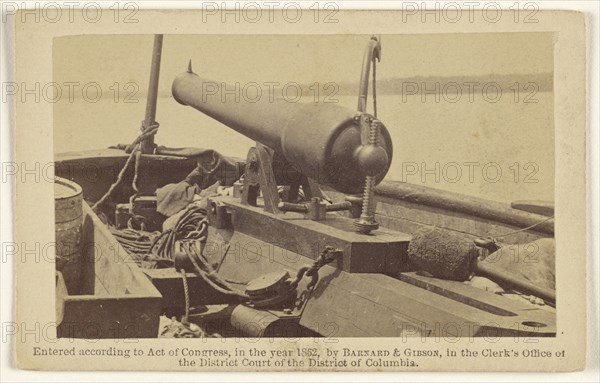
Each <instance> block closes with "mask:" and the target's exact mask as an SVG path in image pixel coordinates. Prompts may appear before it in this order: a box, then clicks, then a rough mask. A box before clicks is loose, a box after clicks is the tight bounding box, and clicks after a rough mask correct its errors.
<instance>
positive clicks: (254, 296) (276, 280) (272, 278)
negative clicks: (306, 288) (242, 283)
mask: <svg viewBox="0 0 600 383" xmlns="http://www.w3.org/2000/svg"><path fill="white" fill-rule="evenodd" d="M289 280H290V274H289V273H288V272H287V271H276V272H273V273H269V274H265V275H263V276H261V277H258V278H256V279H253V280H252V281H250V282H249V283H248V284H247V285H246V294H247V295H248V297H249V298H250V301H251V302H252V304H253V305H254V306H256V307H265V306H272V305H275V304H278V303H282V302H284V301H286V300H287V299H289V297H290V284H289Z"/></svg>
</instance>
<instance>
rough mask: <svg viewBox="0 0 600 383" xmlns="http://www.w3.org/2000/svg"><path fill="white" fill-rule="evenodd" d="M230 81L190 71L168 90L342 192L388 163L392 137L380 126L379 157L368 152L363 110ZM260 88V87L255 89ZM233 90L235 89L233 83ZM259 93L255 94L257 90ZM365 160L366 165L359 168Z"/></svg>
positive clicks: (357, 189)
mask: <svg viewBox="0 0 600 383" xmlns="http://www.w3.org/2000/svg"><path fill="white" fill-rule="evenodd" d="M234 89H236V87H235V86H233V85H227V84H225V83H219V82H215V81H210V80H206V79H202V78H200V77H199V76H198V75H196V74H195V73H192V72H191V70H189V71H188V72H184V73H182V74H180V75H179V76H177V77H176V78H175V80H174V81H173V85H172V92H173V97H174V98H175V100H177V102H179V103H180V104H183V105H189V106H191V107H193V108H195V109H197V110H199V111H200V112H202V113H204V114H206V115H208V116H210V117H212V118H214V119H215V120H217V121H219V122H221V123H222V124H225V125H227V126H228V127H230V128H231V129H234V130H235V131H237V132H239V133H241V134H243V135H244V136H246V137H248V138H250V139H252V140H255V141H257V142H259V143H261V144H263V145H265V146H268V147H269V148H271V149H273V150H274V151H275V152H277V153H278V154H280V155H281V156H283V158H285V159H286V160H287V161H288V162H289V163H290V164H291V165H292V166H293V167H294V168H296V170H298V171H300V172H301V173H302V174H304V175H305V176H307V177H310V178H312V179H313V180H315V181H316V182H317V183H319V184H322V185H327V186H330V187H332V188H334V189H336V190H338V191H340V192H342V193H347V194H357V193H361V192H362V191H363V188H364V185H365V176H367V175H373V174H368V173H374V172H373V170H372V169H376V172H375V173H377V174H376V175H374V177H375V181H376V183H379V182H380V181H381V180H382V179H383V178H384V176H385V174H386V173H387V171H388V169H389V167H390V164H391V161H392V141H391V138H390V134H389V132H388V130H387V129H386V128H385V126H383V125H380V129H379V140H378V142H379V146H380V147H381V148H383V151H385V153H383V154H384V155H381V154H382V153H381V150H379V152H380V153H379V155H377V156H375V155H373V156H371V158H365V156H368V155H369V153H370V152H371V150H365V144H366V142H367V141H368V137H363V136H362V135H363V134H364V133H362V132H361V126H360V122H361V120H362V119H363V118H364V117H365V113H360V112H355V111H353V110H351V109H348V108H344V107H342V106H339V105H336V104H333V103H316V102H315V103H299V102H291V101H289V100H286V99H275V98H274V97H270V95H269V94H268V93H267V92H262V94H259V93H255V94H252V98H251V99H250V97H243V96H244V95H243V94H241V95H240V94H232V90H234ZM256 89H260V88H256ZM237 90H238V91H240V92H241V90H240V89H239V86H238V89H237ZM259 92H261V91H260V90H259ZM365 164H367V167H371V171H369V169H365Z"/></svg>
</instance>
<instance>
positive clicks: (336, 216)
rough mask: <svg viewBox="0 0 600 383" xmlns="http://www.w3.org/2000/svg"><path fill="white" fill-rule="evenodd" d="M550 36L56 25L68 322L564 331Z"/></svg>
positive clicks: (103, 331)
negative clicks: (71, 28) (73, 28)
mask: <svg viewBox="0 0 600 383" xmlns="http://www.w3.org/2000/svg"><path fill="white" fill-rule="evenodd" d="M552 44H553V38H552V34H550V33H520V34H519V33H512V34H509V33H494V34H470V35H467V36H461V35H457V34H440V35H427V34H425V35H373V36H368V35H337V36H318V35H317V36H313V35H310V36H300V35H298V36H222V35H214V36H189V35H184V36H182V35H167V36H163V35H155V36H124V35H120V36H113V35H111V36H70V37H64V38H62V37H59V38H56V39H55V40H54V46H53V60H54V76H55V78H54V80H55V83H56V84H59V86H60V84H73V85H72V87H71V89H70V90H72V91H73V93H74V94H73V97H69V98H67V97H64V95H63V97H61V99H60V101H59V102H57V103H56V104H55V106H54V146H55V153H56V158H55V159H56V170H55V174H56V176H58V178H57V179H56V184H55V190H56V195H55V198H56V209H57V210H56V231H57V232H56V233H57V239H58V240H59V242H58V243H57V263H56V267H57V277H56V283H57V285H56V286H57V287H56V288H57V295H56V297H57V306H56V307H57V314H58V315H59V317H58V318H57V322H58V323H60V324H59V326H58V333H59V335H64V336H76V337H100V338H104V337H114V336H117V337H118V336H129V337H228V336H240V335H242V336H256V337H302V336H309V337H313V336H321V337H401V336H419V337H420V336H433V337H451V338H452V337H469V336H471V337H473V336H479V337H484V336H487V337H495V336H500V337H511V336H515V335H518V336H535V337H548V336H555V334H556V331H557V325H556V316H555V310H556V295H557V294H556V291H555V266H554V265H555V261H554V259H555V250H554V248H555V246H554V204H553V199H554V193H553V187H554V119H553V115H554V110H553V100H554V94H553V50H552ZM98 46H102V47H103V48H102V50H98V49H97V47H98ZM442 48H443V49H442ZM253 52H260V54H258V55H256V54H253ZM99 62H101V65H94V64H95V63H99ZM146 78H149V81H144V80H146ZM103 88H104V89H103ZM140 121H141V123H140ZM63 240H64V243H62V242H61V241H63ZM65 250H66V251H65ZM559 294H560V292H559Z"/></svg>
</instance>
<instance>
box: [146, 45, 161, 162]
mask: <svg viewBox="0 0 600 383" xmlns="http://www.w3.org/2000/svg"><path fill="white" fill-rule="evenodd" d="M162 42H163V35H155V36H154V48H153V50H152V68H151V69H150V81H149V83H148V98H147V100H146V115H145V117H144V121H143V122H142V124H143V125H142V126H143V129H144V131H146V130H148V128H149V127H150V126H152V125H153V124H155V123H156V99H157V97H158V77H159V74H160V56H161V54H162ZM141 147H142V153H143V154H152V153H153V152H154V135H150V136H149V137H147V138H145V139H144V140H143V141H142V143H141Z"/></svg>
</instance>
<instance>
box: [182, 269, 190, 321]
mask: <svg viewBox="0 0 600 383" xmlns="http://www.w3.org/2000/svg"><path fill="white" fill-rule="evenodd" d="M179 272H180V273H181V279H182V281H183V295H184V297H185V315H184V317H183V320H182V321H181V323H183V324H188V323H189V321H188V319H189V317H190V289H189V287H188V281H187V276H186V275H185V270H184V269H181V270H180V271H179Z"/></svg>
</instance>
